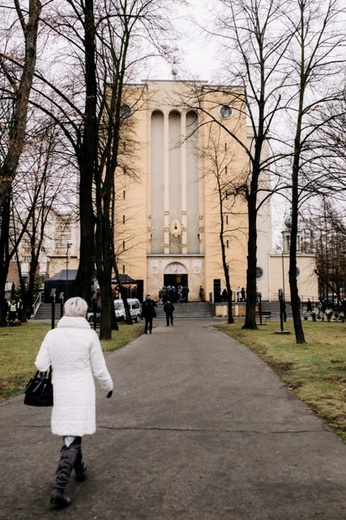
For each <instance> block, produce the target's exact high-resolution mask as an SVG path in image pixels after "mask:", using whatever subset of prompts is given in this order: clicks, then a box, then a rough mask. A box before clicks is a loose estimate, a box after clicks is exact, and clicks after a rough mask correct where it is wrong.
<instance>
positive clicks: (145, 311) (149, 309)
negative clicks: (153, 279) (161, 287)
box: [141, 294, 156, 334]
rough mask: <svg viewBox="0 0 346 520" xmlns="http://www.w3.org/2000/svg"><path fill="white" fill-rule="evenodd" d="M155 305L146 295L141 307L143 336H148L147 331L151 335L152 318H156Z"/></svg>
mask: <svg viewBox="0 0 346 520" xmlns="http://www.w3.org/2000/svg"><path fill="white" fill-rule="evenodd" d="M155 307H156V303H155V302H154V300H152V299H151V298H150V294H148V295H147V297H146V299H145V300H144V302H143V305H142V313H141V318H142V319H143V318H144V320H145V327H144V334H148V330H149V332H150V334H151V332H152V330H153V318H155V317H156V309H155Z"/></svg>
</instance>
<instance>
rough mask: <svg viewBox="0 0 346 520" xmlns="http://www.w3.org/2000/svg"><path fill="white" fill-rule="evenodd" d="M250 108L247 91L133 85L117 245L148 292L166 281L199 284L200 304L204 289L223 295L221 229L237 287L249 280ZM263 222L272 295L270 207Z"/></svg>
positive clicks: (262, 263)
mask: <svg viewBox="0 0 346 520" xmlns="http://www.w3.org/2000/svg"><path fill="white" fill-rule="evenodd" d="M243 108H244V107H243V106H242V91H241V90H240V89H239V87H229V88H224V87H223V88H222V89H221V88H219V87H216V86H212V85H208V84H207V83H206V82H197V83H196V82H183V81H147V82H145V83H143V84H141V85H133V86H130V87H128V91H127V94H126V104H124V106H123V114H124V119H126V121H125V124H124V130H123V132H124V136H123V137H124V138H123V143H122V145H121V147H120V152H121V153H120V154H119V167H118V169H117V173H116V180H115V185H116V209H115V213H116V218H115V242H116V253H117V262H118V268H119V271H120V272H122V273H127V274H128V275H129V276H131V278H133V279H136V280H143V291H144V294H145V295H146V294H150V295H151V296H152V297H153V298H158V295H159V291H160V289H161V287H162V286H168V285H171V286H172V285H174V286H179V285H181V286H186V287H188V288H189V300H198V299H199V290H200V287H201V286H202V287H203V288H204V294H205V299H206V300H207V301H214V298H215V294H216V295H217V294H219V292H220V291H222V289H223V288H224V287H225V280H224V272H223V267H222V256H221V242H220V234H221V233H222V237H223V242H224V244H225V250H226V257H227V265H228V269H229V274H230V279H231V284H232V288H233V289H236V288H237V287H244V286H245V285H246V267H247V227H248V226H247V204H246V200H245V197H244V187H245V186H246V183H247V181H248V157H247V153H246V149H245V147H243V146H242V144H245V146H246V145H247V144H248V143H249V139H251V135H250V134H249V131H248V128H247V125H246V115H245V110H244V109H243ZM227 130H230V131H232V133H233V134H234V135H236V137H237V139H234V138H232V137H231V136H230V135H229V133H228V131H227ZM264 182H269V180H268V179H265V180H264ZM259 196H260V195H259ZM220 208H222V210H221V211H220ZM221 224H222V226H223V227H221ZM258 224H259V226H258V228H259V231H258V240H259V248H258V266H259V268H258V290H259V291H261V292H262V294H263V298H268V299H269V294H268V287H269V261H270V256H269V253H270V252H271V249H272V242H271V218H270V204H269V203H265V204H263V206H262V209H261V213H260V214H259V218H258ZM216 299H217V297H216Z"/></svg>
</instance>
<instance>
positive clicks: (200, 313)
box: [32, 302, 214, 321]
mask: <svg viewBox="0 0 346 520" xmlns="http://www.w3.org/2000/svg"><path fill="white" fill-rule="evenodd" d="M174 308H175V310H174V317H175V318H193V319H194V318H204V319H206V318H212V317H213V308H214V307H213V305H211V304H210V303H208V302H189V303H175V304H174ZM51 317H52V304H51V303H41V305H40V307H39V309H38V311H37V313H36V315H35V317H34V318H32V320H34V321H45V320H47V321H48V320H50V319H51ZM157 317H158V318H165V317H166V315H165V313H164V311H163V305H162V304H161V303H158V304H157ZM55 319H56V320H58V319H60V303H59V304H55Z"/></svg>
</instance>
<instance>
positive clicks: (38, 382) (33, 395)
mask: <svg viewBox="0 0 346 520" xmlns="http://www.w3.org/2000/svg"><path fill="white" fill-rule="evenodd" d="M24 394H25V396H24V404H27V405H28V406H53V384H52V369H51V368H50V369H49V370H47V372H39V371H37V372H36V374H35V375H34V376H33V377H32V378H31V379H30V381H29V383H28V384H27V385H26V388H25V390H24Z"/></svg>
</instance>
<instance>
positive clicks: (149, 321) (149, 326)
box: [144, 317, 153, 334]
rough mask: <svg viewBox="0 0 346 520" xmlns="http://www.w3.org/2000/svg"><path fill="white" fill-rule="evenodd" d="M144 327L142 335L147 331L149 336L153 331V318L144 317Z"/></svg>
mask: <svg viewBox="0 0 346 520" xmlns="http://www.w3.org/2000/svg"><path fill="white" fill-rule="evenodd" d="M144 319H145V327H144V333H145V334H147V332H148V330H149V332H150V334H151V331H152V330H153V318H152V317H149V318H147V317H145V318H144Z"/></svg>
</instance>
